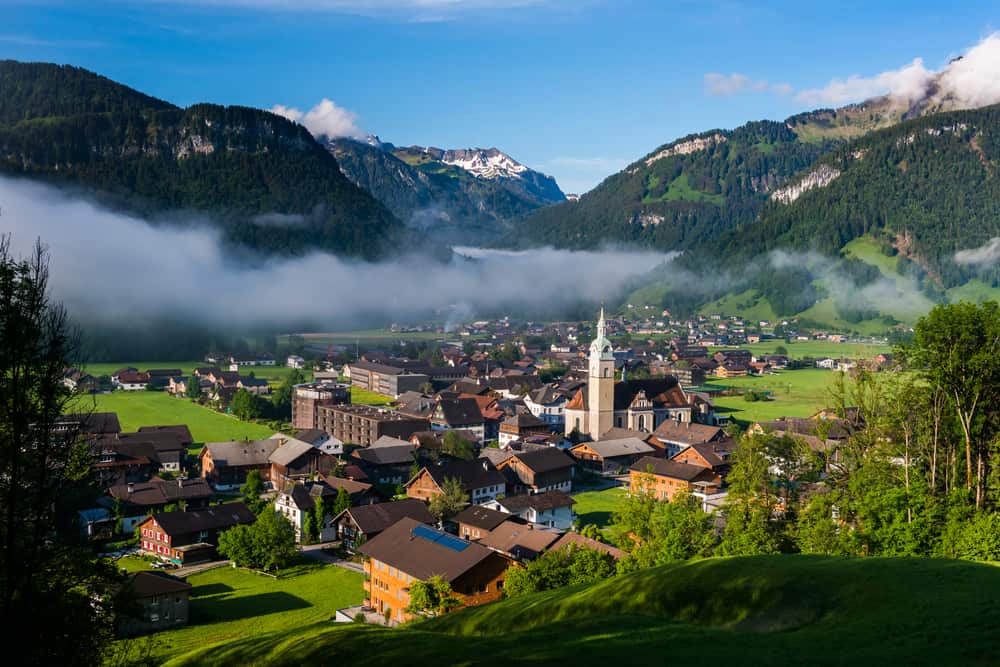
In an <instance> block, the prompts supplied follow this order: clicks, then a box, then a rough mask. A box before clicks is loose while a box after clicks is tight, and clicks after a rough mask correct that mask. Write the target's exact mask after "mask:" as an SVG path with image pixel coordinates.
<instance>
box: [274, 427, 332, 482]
mask: <svg viewBox="0 0 1000 667" xmlns="http://www.w3.org/2000/svg"><path fill="white" fill-rule="evenodd" d="M271 440H277V441H278V443H279V444H278V448H277V449H275V450H274V451H273V452H271V455H270V456H268V457H267V460H268V461H269V462H270V464H271V469H270V472H269V475H268V478H269V479H270V480H271V482H272V483H273V484H274V485H275V486H278V487H280V486H282V485H284V484H285V483H287V482H294V481H302V480H306V479H313V478H314V477H316V476H317V475H328V474H330V471H331V470H333V469H334V468H336V467H337V458H336V457H334V456H331V455H329V454H327V453H326V452H324V451H323V450H322V449H319V448H318V447H314V446H312V445H311V444H309V443H308V442H303V441H302V440H299V439H297V438H292V437H289V436H287V435H283V434H281V433H275V434H274V435H272V436H271Z"/></svg>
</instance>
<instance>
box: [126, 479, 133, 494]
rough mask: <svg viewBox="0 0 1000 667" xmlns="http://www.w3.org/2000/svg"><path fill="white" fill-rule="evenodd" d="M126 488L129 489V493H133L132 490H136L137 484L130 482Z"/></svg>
mask: <svg viewBox="0 0 1000 667" xmlns="http://www.w3.org/2000/svg"><path fill="white" fill-rule="evenodd" d="M126 489H127V490H128V494H129V495H132V492H133V491H135V484H133V483H132V482H129V483H128V486H127V487H126Z"/></svg>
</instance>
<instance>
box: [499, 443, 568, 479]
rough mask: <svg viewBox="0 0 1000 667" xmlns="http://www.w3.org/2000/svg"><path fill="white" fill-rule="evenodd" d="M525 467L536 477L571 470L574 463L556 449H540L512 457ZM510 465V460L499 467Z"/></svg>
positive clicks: (519, 453)
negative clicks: (553, 471) (555, 471)
mask: <svg viewBox="0 0 1000 667" xmlns="http://www.w3.org/2000/svg"><path fill="white" fill-rule="evenodd" d="M511 458H515V459H517V460H518V461H520V462H521V463H523V464H524V465H525V467H527V468H528V469H529V470H531V471H532V472H534V473H535V474H536V475H537V474H540V473H544V472H550V471H552V470H564V469H566V468H572V467H573V465H574V464H575V461H574V460H573V458H572V457H571V456H569V455H568V454H566V453H565V452H563V451H562V450H561V449H559V448H558V447H540V448H538V449H532V450H530V451H526V452H517V453H515V454H514V456H513V457H511ZM506 465H510V459H508V460H507V461H504V462H503V463H502V464H501V466H506Z"/></svg>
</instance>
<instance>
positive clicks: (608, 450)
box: [570, 438, 656, 459]
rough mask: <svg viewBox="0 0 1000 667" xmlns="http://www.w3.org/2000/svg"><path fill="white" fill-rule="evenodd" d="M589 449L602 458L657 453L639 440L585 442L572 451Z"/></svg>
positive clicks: (622, 439) (623, 439) (621, 439)
mask: <svg viewBox="0 0 1000 667" xmlns="http://www.w3.org/2000/svg"><path fill="white" fill-rule="evenodd" d="M582 447H587V448H589V449H591V450H593V451H594V452H596V453H597V455H598V456H600V457H601V458H605V459H607V458H613V457H615V456H628V455H630V454H651V453H652V452H654V451H656V450H655V449H654V448H653V447H652V446H650V445H648V444H646V443H645V442H643V441H642V440H640V439H639V438H620V439H618V440H598V441H597V442H583V443H580V444H579V445H577V446H576V447H573V448H571V449H570V451H576V450H577V449H579V448H582Z"/></svg>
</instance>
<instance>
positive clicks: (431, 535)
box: [410, 526, 469, 551]
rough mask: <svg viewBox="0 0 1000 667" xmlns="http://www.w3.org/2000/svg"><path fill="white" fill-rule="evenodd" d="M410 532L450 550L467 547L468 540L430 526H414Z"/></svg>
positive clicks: (460, 549)
mask: <svg viewBox="0 0 1000 667" xmlns="http://www.w3.org/2000/svg"><path fill="white" fill-rule="evenodd" d="M410 532H411V533H413V534H414V535H416V536H417V537H420V538H422V539H425V540H427V541H429V542H434V543H436V544H440V545H441V546H443V547H444V548H446V549H451V550H452V551H465V550H466V549H468V548H469V542H467V541H465V540H463V539H461V538H459V537H455V536H454V535H449V534H447V533H442V532H440V531H437V530H434V529H433V528H431V527H430V526H415V527H414V528H413V530H412V531H410Z"/></svg>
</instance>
